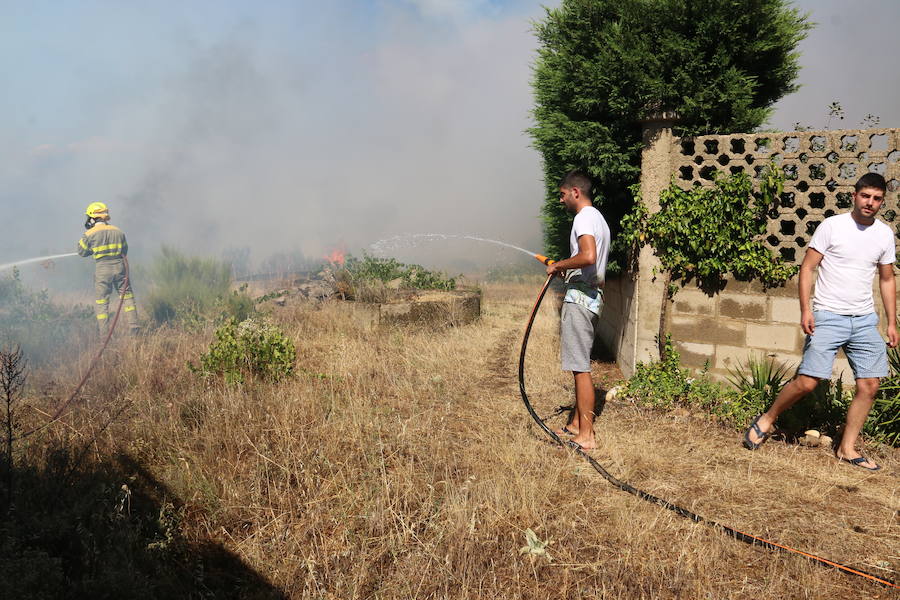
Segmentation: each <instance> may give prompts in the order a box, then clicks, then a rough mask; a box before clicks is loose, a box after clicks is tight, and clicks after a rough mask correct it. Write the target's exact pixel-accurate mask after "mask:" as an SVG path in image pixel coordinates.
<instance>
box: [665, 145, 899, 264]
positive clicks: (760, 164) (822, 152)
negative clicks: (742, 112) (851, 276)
mask: <svg viewBox="0 0 900 600" xmlns="http://www.w3.org/2000/svg"><path fill="white" fill-rule="evenodd" d="M898 148H900V129H865V130H838V131H803V132H798V131H795V132H786V133H755V134H734V135H706V136H701V137H695V138H681V139H676V140H675V142H674V144H673V147H672V164H673V165H674V177H675V181H676V183H678V184H679V185H681V186H682V187H684V188H688V187H690V186H693V185H711V184H712V182H713V177H714V175H715V173H716V172H717V171H718V172H721V173H725V174H729V173H737V172H740V171H744V172H747V173H749V174H750V175H751V176H753V177H757V176H758V175H759V173H760V172H761V171H762V170H763V169H764V168H765V167H766V166H767V165H769V164H775V165H777V166H778V167H779V168H781V169H782V170H783V172H784V174H785V182H784V193H783V194H782V195H781V198H780V199H779V206H777V207H776V208H775V209H773V210H772V211H771V212H770V214H769V224H768V229H767V232H766V237H765V241H766V243H767V244H768V245H769V246H770V247H771V248H772V249H773V250H774V251H775V252H777V253H778V254H780V255H781V256H782V257H783V258H784V259H785V260H788V261H791V262H797V261H799V260H800V259H801V258H802V257H803V251H802V248H804V247H805V246H806V245H807V244H808V243H809V239H810V237H811V236H812V232H813V231H814V230H815V228H816V226H817V225H818V224H819V223H821V222H822V220H823V219H825V218H826V217H830V216H831V215H833V214H836V213H840V212H845V211H846V210H849V209H850V207H851V205H852V197H851V194H852V192H853V185H854V184H855V183H856V180H857V179H859V177H860V176H862V175H864V174H865V173H867V172H869V171H874V172H876V173H881V174H882V175H883V176H884V178H885V179H886V180H887V182H888V189H887V194H886V198H885V204H884V207H883V208H882V209H881V212H880V213H879V216H880V218H881V219H883V220H884V221H885V222H887V223H888V224H889V225H891V226H892V227H893V228H894V229H895V230H896V231H898V232H900V214H898V210H900V209H898V206H900V150H898ZM897 235H898V237H900V233H898V234H897Z"/></svg>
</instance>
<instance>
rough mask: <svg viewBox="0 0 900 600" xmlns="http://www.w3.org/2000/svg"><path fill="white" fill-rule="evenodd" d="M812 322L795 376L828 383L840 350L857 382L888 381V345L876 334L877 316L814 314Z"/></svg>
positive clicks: (817, 311) (873, 314)
mask: <svg viewBox="0 0 900 600" xmlns="http://www.w3.org/2000/svg"><path fill="white" fill-rule="evenodd" d="M813 318H814V319H815V321H816V328H815V331H813V334H812V335H808V336H806V343H805V344H804V346H803V360H802V361H801V363H800V368H799V369H797V373H799V374H801V375H809V376H810V377H815V378H817V379H831V370H832V367H833V366H834V357H835V355H836V354H837V351H838V348H841V347H843V348H844V353H845V354H846V355H847V360H848V361H849V362H850V368H852V369H853V376H854V377H855V378H856V379H864V378H867V377H887V374H888V361H887V344H886V343H885V341H884V338H882V337H881V334H880V333H878V315H876V314H875V313H870V314H868V315H860V316H852V315H838V314H835V313H833V312H828V311H827V310H814V311H813Z"/></svg>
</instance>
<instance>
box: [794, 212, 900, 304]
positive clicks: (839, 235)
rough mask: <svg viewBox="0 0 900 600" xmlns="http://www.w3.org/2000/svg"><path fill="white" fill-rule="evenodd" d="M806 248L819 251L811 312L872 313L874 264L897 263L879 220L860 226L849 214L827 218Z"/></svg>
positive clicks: (888, 230)
mask: <svg viewBox="0 0 900 600" xmlns="http://www.w3.org/2000/svg"><path fill="white" fill-rule="evenodd" d="M809 247H810V248H813V249H815V250H817V251H818V252H821V253H822V255H823V258H822V262H821V263H819V273H818V277H817V278H816V291H815V295H814V297H813V310H827V311H829V312H833V313H837V314H839V315H867V314H869V313H872V312H875V302H874V301H873V300H872V279H873V277H874V276H875V270H876V266H877V265H887V264H891V263H893V262H895V261H896V260H897V250H896V247H895V246H894V233H893V231H891V228H890V227H888V226H887V225H886V224H885V223H883V222H882V221H879V220H877V219H876V220H875V222H874V223H873V224H871V225H860V224H859V223H857V222H856V221H854V220H853V217H852V216H851V215H850V213H844V214H841V215H835V216H833V217H828V218H827V219H825V220H824V221H822V223H821V224H820V225H819V226H818V227H817V228H816V231H815V233H814V234H813V236H812V239H811V240H810V242H809Z"/></svg>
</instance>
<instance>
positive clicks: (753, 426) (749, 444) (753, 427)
mask: <svg viewBox="0 0 900 600" xmlns="http://www.w3.org/2000/svg"><path fill="white" fill-rule="evenodd" d="M760 418H762V415H759V416H758V417H756V418H755V419H753V422H752V423H750V427H748V428H747V429H746V430H745V431H744V448H746V449H747V450H756V449H757V448H759V447H760V446H762V445H763V442H765V441H766V440H767V439H769V436H770V435H772V434H771V433H764V432H763V430H762V429H760V428H759V425H757V422H758V421H759V420H760ZM751 431H752V432H753V433H755V434H756V437H758V438H759V441H758V442H754V441H753V440H751V439H750V432H751Z"/></svg>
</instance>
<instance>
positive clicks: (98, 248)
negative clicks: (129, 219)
mask: <svg viewBox="0 0 900 600" xmlns="http://www.w3.org/2000/svg"><path fill="white" fill-rule="evenodd" d="M121 249H122V244H121V243H118V244H106V245H105V246H94V252H103V251H104V250H121Z"/></svg>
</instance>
